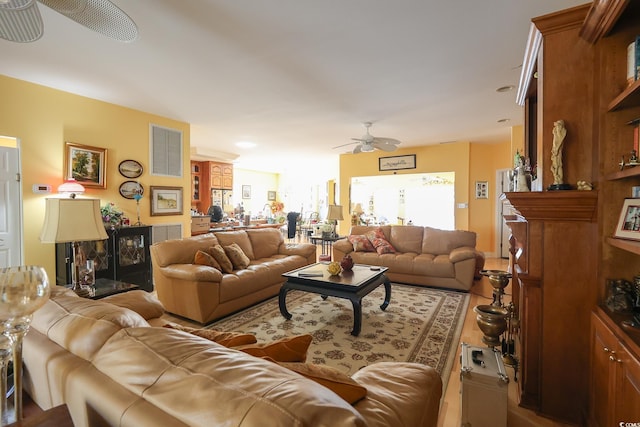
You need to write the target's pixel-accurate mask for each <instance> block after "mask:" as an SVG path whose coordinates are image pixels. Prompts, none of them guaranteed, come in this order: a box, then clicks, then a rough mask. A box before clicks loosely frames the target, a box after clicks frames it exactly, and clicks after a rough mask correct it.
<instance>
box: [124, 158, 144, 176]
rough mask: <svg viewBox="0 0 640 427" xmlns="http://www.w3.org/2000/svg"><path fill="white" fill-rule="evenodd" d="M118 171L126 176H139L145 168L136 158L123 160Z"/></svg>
mask: <svg viewBox="0 0 640 427" xmlns="http://www.w3.org/2000/svg"><path fill="white" fill-rule="evenodd" d="M118 171H119V172H120V175H122V176H124V177H125V178H138V177H139V176H140V175H142V172H144V168H143V167H142V165H141V164H140V163H139V162H137V161H135V160H123V161H121V162H120V164H119V165H118Z"/></svg>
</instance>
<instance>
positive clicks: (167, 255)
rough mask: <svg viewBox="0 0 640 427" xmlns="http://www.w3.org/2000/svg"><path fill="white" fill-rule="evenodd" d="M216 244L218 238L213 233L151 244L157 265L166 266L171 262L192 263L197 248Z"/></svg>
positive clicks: (205, 247) (202, 248)
mask: <svg viewBox="0 0 640 427" xmlns="http://www.w3.org/2000/svg"><path fill="white" fill-rule="evenodd" d="M217 244H218V240H217V239H216V236H214V235H213V234H201V235H199V236H193V237H189V238H186V239H171V240H165V241H162V242H158V243H154V244H153V246H154V247H155V250H154V252H155V256H156V263H157V266H158V267H166V266H168V265H171V264H192V263H193V256H194V255H195V254H196V252H197V251H198V249H201V250H206V249H207V248H208V247H210V246H213V245H217Z"/></svg>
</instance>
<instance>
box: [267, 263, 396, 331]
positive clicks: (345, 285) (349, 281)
mask: <svg viewBox="0 0 640 427" xmlns="http://www.w3.org/2000/svg"><path fill="white" fill-rule="evenodd" d="M385 271H387V267H377V266H370V265H363V264H356V265H354V266H353V270H352V271H343V272H342V273H340V275H337V276H333V275H330V274H329V272H328V271H327V264H326V263H316V264H313V265H308V266H306V267H302V268H299V269H297V270H293V271H290V272H288V273H285V274H283V276H284V277H286V279H287V281H286V282H284V284H283V285H282V288H280V295H279V296H278V304H279V306H280V313H282V315H283V316H284V317H285V318H287V319H291V317H292V315H291V313H289V311H288V310H287V301H286V300H287V293H288V292H289V291H290V290H292V289H297V290H300V291H306V292H313V293H316V294H320V295H322V298H327V297H338V298H346V299H348V300H350V301H351V304H352V305H353V330H352V331H351V335H354V336H357V335H358V334H360V329H361V328H362V298H363V297H364V296H365V295H367V294H369V292H371V291H372V290H374V289H375V288H377V287H378V286H380V285H384V291H385V296H384V302H383V303H382V305H381V306H380V308H381V309H382V310H384V309H386V308H387V306H388V305H389V302H390V300H391V283H390V282H389V279H388V278H387V276H386V275H385V274H384V273H385ZM315 274H317V275H315Z"/></svg>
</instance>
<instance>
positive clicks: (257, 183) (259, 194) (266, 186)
mask: <svg viewBox="0 0 640 427" xmlns="http://www.w3.org/2000/svg"><path fill="white" fill-rule="evenodd" d="M243 185H250V186H251V198H250V199H243V198H242V186H243ZM269 191H275V192H276V200H277V201H280V202H283V200H282V196H283V195H282V194H281V192H280V191H278V174H275V173H271V172H258V171H252V170H247V169H240V168H234V169H233V205H234V206H237V205H238V203H242V206H243V207H244V213H245V214H247V215H248V214H249V213H251V215H260V214H261V213H262V212H263V210H264V208H265V205H266V204H271V202H270V201H269V200H268V198H267V196H268V195H267V192H269ZM289 209H290V207H289V206H286V205H285V210H289Z"/></svg>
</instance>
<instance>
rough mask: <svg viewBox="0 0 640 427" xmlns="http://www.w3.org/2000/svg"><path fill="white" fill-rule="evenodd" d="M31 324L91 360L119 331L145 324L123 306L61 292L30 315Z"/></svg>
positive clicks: (81, 356) (138, 316) (145, 325)
mask: <svg viewBox="0 0 640 427" xmlns="http://www.w3.org/2000/svg"><path fill="white" fill-rule="evenodd" d="M143 292H144V291H143ZM31 326H32V327H33V328H34V329H35V330H37V331H38V332H40V333H42V334H44V335H46V336H47V337H48V338H49V339H50V340H51V341H53V342H55V343H56V344H58V345H59V346H61V347H62V348H64V349H66V350H68V351H70V352H71V353H73V354H75V355H76V356H78V357H80V358H82V359H85V360H92V359H93V357H94V355H95V353H96V352H98V351H99V350H100V348H101V347H102V346H103V345H104V343H105V342H106V341H107V340H109V338H111V336H113V335H114V334H115V333H117V332H118V331H119V330H121V329H124V328H129V327H138V326H140V327H149V323H147V321H146V320H144V319H143V318H142V316H140V315H139V314H138V313H136V312H134V311H131V310H129V309H127V308H123V307H118V306H116V305H113V304H109V303H107V302H103V301H96V300H90V299H86V298H79V297H77V296H70V295H64V294H61V295H59V296H56V297H55V298H51V299H49V300H48V301H47V302H46V303H45V304H44V306H42V307H41V308H40V309H39V310H38V311H36V312H35V313H34V314H33V320H32V322H31Z"/></svg>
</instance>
